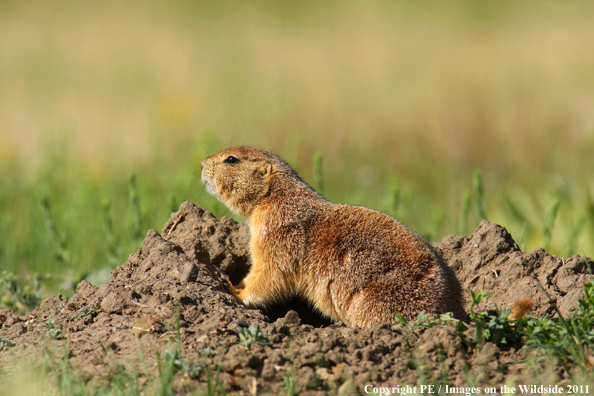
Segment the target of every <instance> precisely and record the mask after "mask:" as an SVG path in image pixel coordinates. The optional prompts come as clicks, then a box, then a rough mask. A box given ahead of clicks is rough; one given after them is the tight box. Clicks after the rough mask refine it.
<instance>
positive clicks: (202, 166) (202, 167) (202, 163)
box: [200, 159, 206, 169]
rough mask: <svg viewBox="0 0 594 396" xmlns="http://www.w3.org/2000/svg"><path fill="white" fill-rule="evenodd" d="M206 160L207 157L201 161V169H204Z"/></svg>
mask: <svg viewBox="0 0 594 396" xmlns="http://www.w3.org/2000/svg"><path fill="white" fill-rule="evenodd" d="M205 162H206V159H203V160H202V162H201V163H200V169H204V163H205Z"/></svg>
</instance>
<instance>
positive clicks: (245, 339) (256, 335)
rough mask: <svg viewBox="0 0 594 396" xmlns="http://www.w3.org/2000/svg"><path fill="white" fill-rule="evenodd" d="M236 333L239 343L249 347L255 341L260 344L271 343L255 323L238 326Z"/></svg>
mask: <svg viewBox="0 0 594 396" xmlns="http://www.w3.org/2000/svg"><path fill="white" fill-rule="evenodd" d="M237 333H238V334H239V339H240V341H239V343H240V344H241V345H243V346H246V347H249V346H250V345H252V344H253V343H257V344H260V345H272V344H271V343H270V342H269V341H268V337H267V336H266V334H264V333H263V332H262V330H260V326H257V325H250V327H248V328H245V327H241V326H240V327H238V328H237Z"/></svg>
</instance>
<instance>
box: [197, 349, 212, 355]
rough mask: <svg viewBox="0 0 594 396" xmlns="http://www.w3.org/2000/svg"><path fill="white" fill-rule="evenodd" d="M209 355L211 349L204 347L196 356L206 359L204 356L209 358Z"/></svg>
mask: <svg viewBox="0 0 594 396" xmlns="http://www.w3.org/2000/svg"><path fill="white" fill-rule="evenodd" d="M211 353H212V349H210V348H209V347H206V348H202V349H201V350H199V351H198V356H201V357H206V356H210V354H211Z"/></svg>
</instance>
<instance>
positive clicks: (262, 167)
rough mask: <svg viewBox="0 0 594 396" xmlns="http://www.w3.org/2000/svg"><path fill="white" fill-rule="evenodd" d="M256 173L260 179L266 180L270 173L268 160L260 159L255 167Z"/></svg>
mask: <svg viewBox="0 0 594 396" xmlns="http://www.w3.org/2000/svg"><path fill="white" fill-rule="evenodd" d="M256 173H257V174H258V176H260V177H261V178H262V179H264V180H266V179H268V178H269V177H270V175H271V174H272V165H271V164H270V162H266V161H262V162H260V163H259V164H258V166H257V167H256Z"/></svg>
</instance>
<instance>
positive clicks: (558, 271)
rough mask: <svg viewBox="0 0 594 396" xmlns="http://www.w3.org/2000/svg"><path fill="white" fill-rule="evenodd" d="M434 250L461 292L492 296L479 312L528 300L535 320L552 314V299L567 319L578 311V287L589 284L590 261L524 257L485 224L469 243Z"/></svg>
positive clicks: (453, 241) (536, 254)
mask: <svg viewBox="0 0 594 396" xmlns="http://www.w3.org/2000/svg"><path fill="white" fill-rule="evenodd" d="M434 246H435V247H437V248H438V249H439V250H440V251H441V253H442V256H443V258H444V259H445V260H446V262H447V263H448V265H449V266H450V267H451V268H453V269H454V271H455V272H456V275H457V276H458V279H459V280H460V283H461V284H462V286H463V288H464V289H465V290H468V289H472V290H473V291H478V290H479V289H481V288H482V289H483V290H485V291H488V292H489V293H491V295H490V297H489V298H488V299H487V301H486V302H483V303H481V304H480V305H479V306H478V308H479V309H481V310H488V309H493V307H494V306H493V304H494V303H495V304H497V306H498V307H499V308H500V309H505V308H509V307H510V306H511V305H512V304H513V302H514V301H516V300H518V299H521V298H526V297H529V298H531V299H532V300H533V302H534V310H533V312H534V313H535V314H537V315H543V314H545V313H546V314H553V313H554V312H553V310H552V308H551V306H550V304H549V300H550V299H554V300H555V301H556V302H557V305H558V306H559V309H560V311H561V313H562V314H564V315H565V314H567V313H569V310H570V309H571V308H573V307H575V306H577V304H578V299H579V298H581V297H582V286H583V284H584V282H586V280H588V279H590V272H589V270H588V267H587V263H588V262H590V263H591V260H588V259H586V258H584V257H580V256H577V255H574V256H572V257H570V258H567V259H563V258H560V257H556V256H550V255H548V254H547V253H546V252H545V251H544V250H543V249H542V248H538V249H534V250H533V251H532V252H530V253H527V252H522V251H521V250H520V248H519V247H518V245H517V244H516V243H515V242H514V240H513V239H512V237H511V235H510V234H509V233H508V232H507V230H506V229H505V228H503V227H501V226H499V225H497V224H493V223H489V222H488V221H486V220H483V221H482V222H481V223H480V224H479V226H478V228H477V229H476V230H475V231H474V233H473V234H472V235H471V236H470V237H460V236H456V235H448V236H446V237H444V238H443V240H442V241H441V243H436V244H434ZM547 294H548V295H547ZM468 305H469V302H467V307H466V308H467V309H468Z"/></svg>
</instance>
